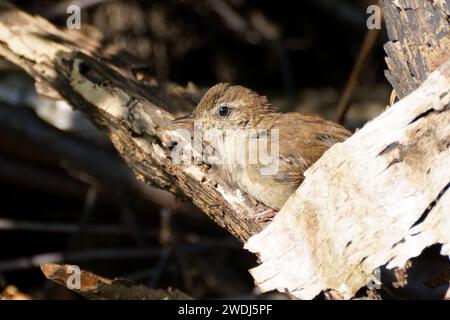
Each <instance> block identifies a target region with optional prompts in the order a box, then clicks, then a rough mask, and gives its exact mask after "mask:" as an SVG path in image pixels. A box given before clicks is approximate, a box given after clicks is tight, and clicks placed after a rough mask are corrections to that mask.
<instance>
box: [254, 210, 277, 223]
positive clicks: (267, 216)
mask: <svg viewBox="0 0 450 320" xmlns="http://www.w3.org/2000/svg"><path fill="white" fill-rule="evenodd" d="M277 213H278V211H276V210H274V209H267V210H264V211H261V212H258V213H256V214H253V215H251V218H253V219H255V220H256V221H263V222H269V221H272V220H273V218H274V217H275V216H276V214H277Z"/></svg>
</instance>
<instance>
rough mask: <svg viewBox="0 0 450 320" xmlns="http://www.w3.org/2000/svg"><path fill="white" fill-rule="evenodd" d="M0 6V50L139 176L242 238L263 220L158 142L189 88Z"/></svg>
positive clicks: (188, 97) (242, 199)
mask: <svg viewBox="0 0 450 320" xmlns="http://www.w3.org/2000/svg"><path fill="white" fill-rule="evenodd" d="M0 9H2V11H1V12H0V55H1V56H3V57H5V58H6V59H8V60H10V61H11V62H13V63H15V64H16V65H17V66H19V67H21V68H23V69H24V70H25V71H27V72H28V73H29V74H30V76H31V77H33V78H34V79H35V81H36V82H37V84H38V85H39V87H40V88H41V91H42V90H44V91H47V92H50V93H51V94H49V95H50V96H53V97H58V96H60V97H62V98H64V99H65V100H67V101H68V102H69V103H71V104H72V105H73V106H74V107H76V108H78V109H80V110H81V111H82V112H83V113H84V114H85V115H86V116H87V117H88V118H89V119H90V120H91V121H92V122H93V123H94V124H95V125H96V126H97V127H99V128H100V129H102V130H104V131H106V132H107V133H108V135H109V137H110V139H111V141H112V142H113V144H114V145H115V147H116V149H117V150H118V151H119V153H120V154H121V156H122V157H123V158H124V159H125V160H126V162H127V163H128V165H129V166H130V167H131V168H132V169H133V171H134V172H135V174H136V176H137V177H138V178H139V179H140V180H142V181H145V182H147V183H149V184H151V185H154V186H158V187H160V188H164V189H166V190H169V191H170V192H172V193H175V194H177V195H180V196H187V197H188V198H190V199H192V201H193V202H194V204H196V205H197V206H198V207H199V208H200V209H202V211H204V212H205V213H206V214H207V215H208V216H209V217H211V218H212V219H213V220H214V221H215V222H216V223H217V224H219V225H220V226H222V227H224V228H226V229H227V230H228V231H230V232H231V233H232V234H233V235H234V236H236V237H237V238H239V239H241V240H243V241H244V240H246V239H248V238H249V236H251V235H252V234H255V233H257V232H259V231H260V230H262V228H263V226H264V224H263V223H260V222H256V221H254V219H248V217H249V216H250V215H252V214H254V213H255V212H256V211H257V209H256V207H255V204H254V201H252V200H251V199H248V198H246V196H245V195H242V194H241V193H240V192H236V190H233V189H231V188H230V187H228V186H227V185H226V184H224V183H222V182H221V181H218V180H217V179H216V177H215V176H214V175H213V174H211V172H210V171H209V170H208V168H206V167H205V166H201V165H194V164H193V165H182V166H181V165H175V164H174V163H173V162H172V161H171V158H170V147H169V146H167V144H165V143H164V142H163V141H167V137H168V136H171V135H172V133H171V131H170V128H168V123H169V122H170V121H171V120H172V119H173V115H172V114H171V113H169V112H168V111H167V110H180V109H186V104H187V105H188V107H187V108H189V107H191V108H192V107H193V105H194V104H195V95H192V94H190V90H189V88H181V87H176V86H175V88H174V89H173V90H171V91H169V92H162V89H160V88H152V87H149V86H145V85H143V84H142V83H141V82H138V81H137V80H136V79H134V78H133V77H131V76H130V75H129V73H130V72H129V70H123V69H120V68H119V67H117V66H115V65H113V64H111V63H107V62H106V61H109V60H107V59H102V61H100V60H99V59H98V58H102V57H101V56H100V57H99V56H97V55H98V53H97V52H96V48H97V45H96V43H92V41H91V40H89V39H87V38H85V37H83V36H82V35H81V34H80V33H76V32H74V31H67V30H66V31H64V30H59V29H57V28H56V27H55V26H53V25H52V24H51V23H49V22H48V21H47V20H45V19H43V18H41V17H39V16H31V15H29V14H27V13H25V12H23V11H20V10H17V9H15V8H13V7H12V6H11V5H9V4H5V2H2V1H0ZM193 96H194V97H193ZM183 103H184V105H182V104H183Z"/></svg>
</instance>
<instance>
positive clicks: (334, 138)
mask: <svg viewBox="0 0 450 320" xmlns="http://www.w3.org/2000/svg"><path fill="white" fill-rule="evenodd" d="M186 122H195V123H201V125H202V130H211V129H214V130H216V131H217V130H218V131H219V132H225V131H227V130H237V131H239V132H251V133H249V134H245V138H247V139H256V140H258V139H261V136H260V134H259V132H268V133H269V134H266V138H267V136H270V135H271V134H270V133H271V132H276V133H277V139H276V140H275V141H276V143H277V144H278V145H277V150H278V154H277V155H276V157H277V159H276V160H278V163H277V170H276V171H275V172H272V173H270V174H267V172H266V173H264V171H263V170H262V169H263V167H265V166H266V165H263V164H262V163H261V161H259V160H258V161H256V163H250V162H249V163H246V162H245V161H244V162H242V161H239V162H237V161H234V160H233V158H232V157H230V155H229V153H232V152H233V151H235V150H234V149H237V148H238V146H239V147H240V146H241V145H242V144H244V140H245V139H242V142H239V141H237V140H230V141H231V142H228V143H227V145H225V146H224V145H223V144H224V142H220V143H218V145H219V148H218V152H217V153H218V155H217V157H218V158H219V160H222V161H218V164H216V165H214V166H213V167H214V168H216V169H217V170H218V174H220V176H221V177H222V178H223V179H224V180H225V181H226V182H227V183H228V184H229V185H230V186H232V187H235V188H238V189H240V190H241V191H244V192H245V193H247V194H248V195H250V196H251V197H253V198H254V199H256V200H258V201H259V202H262V203H263V204H264V205H266V206H267V207H269V208H271V209H270V210H266V211H264V212H262V213H260V214H257V215H255V217H257V218H260V219H268V218H272V217H273V216H274V214H275V213H276V212H277V211H279V210H280V209H281V207H282V206H283V204H284V203H285V202H286V200H287V199H288V198H289V196H290V195H291V194H292V193H294V191H295V190H296V189H297V188H298V186H299V185H300V184H301V182H302V181H303V179H304V176H303V173H304V172H305V171H306V169H307V168H308V167H310V166H311V165H312V164H313V163H314V162H316V161H317V160H318V159H319V158H320V157H321V156H322V154H323V153H324V152H325V151H326V150H327V149H328V148H330V147H331V146H332V145H334V144H335V143H338V142H342V141H344V140H345V139H346V138H348V137H349V136H350V131H348V130H347V129H345V128H344V127H342V126H340V125H339V124H336V123H334V122H331V121H327V120H324V119H323V118H321V117H319V116H317V115H310V114H304V113H300V112H288V113H282V112H279V111H277V110H276V109H275V108H274V107H272V106H271V105H270V104H269V102H268V100H267V98H266V97H265V96H260V95H258V94H257V93H255V92H254V91H252V90H250V89H247V88H245V87H242V86H233V85H230V84H226V83H219V84H217V85H215V86H213V87H212V88H210V89H209V90H208V91H207V92H206V93H205V95H204V96H203V98H202V99H201V101H200V102H199V104H198V105H197V107H196V108H195V109H194V110H193V112H192V113H191V114H189V115H187V116H184V117H181V118H178V119H175V120H174V123H186ZM221 144H222V146H221ZM236 152H238V151H236ZM230 159H231V160H230Z"/></svg>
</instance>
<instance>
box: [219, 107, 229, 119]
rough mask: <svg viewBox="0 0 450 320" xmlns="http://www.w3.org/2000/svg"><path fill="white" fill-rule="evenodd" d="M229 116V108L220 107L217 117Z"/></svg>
mask: <svg viewBox="0 0 450 320" xmlns="http://www.w3.org/2000/svg"><path fill="white" fill-rule="evenodd" d="M229 114H230V108H228V107H227V106H221V107H220V108H219V116H221V117H226V116H227V115H229Z"/></svg>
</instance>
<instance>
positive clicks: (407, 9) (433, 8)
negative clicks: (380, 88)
mask: <svg viewBox="0 0 450 320" xmlns="http://www.w3.org/2000/svg"><path fill="white" fill-rule="evenodd" d="M382 7H383V11H384V15H385V19H386V27H387V32H388V36H389V39H390V41H389V42H387V43H386V44H385V46H384V48H385V50H386V53H387V57H386V63H387V66H388V69H389V70H387V71H386V78H387V79H388V80H389V82H390V83H391V85H392V87H393V88H394V89H395V91H396V93H397V95H398V97H400V98H404V97H405V96H407V95H408V94H410V93H411V92H413V91H414V90H415V89H417V88H418V87H419V85H420V84H421V83H422V82H423V81H424V80H425V79H426V78H427V77H428V75H429V74H430V73H431V72H432V71H434V70H436V69H437V68H438V67H439V66H440V65H441V64H442V63H443V62H445V61H447V60H448V59H449V58H450V1H449V0H434V1H424V0H383V1H382Z"/></svg>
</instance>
